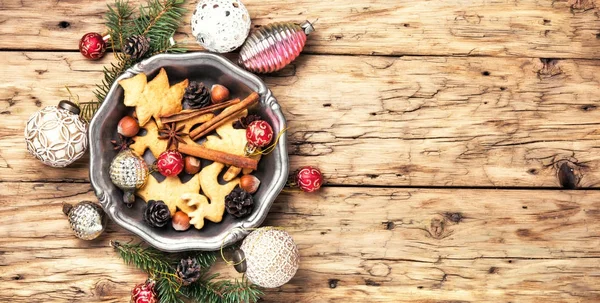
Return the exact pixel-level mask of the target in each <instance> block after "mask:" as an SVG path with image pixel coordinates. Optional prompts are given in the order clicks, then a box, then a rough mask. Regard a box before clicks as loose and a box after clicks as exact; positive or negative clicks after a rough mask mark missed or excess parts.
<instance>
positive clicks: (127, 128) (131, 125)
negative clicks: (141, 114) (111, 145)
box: [117, 116, 140, 137]
mask: <svg viewBox="0 0 600 303" xmlns="http://www.w3.org/2000/svg"><path fill="white" fill-rule="evenodd" d="M139 131H140V125H139V124H138V122H137V121H136V120H135V119H134V118H132V117H130V116H125V117H123V118H121V121H119V124H118V125H117V132H118V133H119V134H121V135H123V136H125V137H133V136H135V135H137V133H138V132H139Z"/></svg>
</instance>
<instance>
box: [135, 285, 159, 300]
mask: <svg viewBox="0 0 600 303" xmlns="http://www.w3.org/2000/svg"><path fill="white" fill-rule="evenodd" d="M155 284H156V283H155V282H154V281H153V280H150V279H148V281H146V282H144V283H140V284H138V285H136V286H135V287H134V288H133V289H132V290H131V303H156V302H158V300H157V299H156V297H157V296H156V292H155V290H154V285H155Z"/></svg>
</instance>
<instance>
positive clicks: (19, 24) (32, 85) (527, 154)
mask: <svg viewBox="0 0 600 303" xmlns="http://www.w3.org/2000/svg"><path fill="white" fill-rule="evenodd" d="M244 2H245V4H246V6H247V7H248V9H249V10H250V12H251V16H252V18H253V24H255V25H256V26H260V25H264V24H267V23H270V22H273V21H290V20H294V21H303V20H304V19H309V20H314V19H317V18H318V19H319V21H318V23H317V24H316V28H317V31H316V32H315V33H314V34H312V35H311V36H310V38H309V41H308V45H307V47H306V49H305V52H304V54H303V55H302V56H301V57H300V58H299V59H298V60H297V61H296V62H294V63H293V65H291V66H289V67H288V68H286V69H285V70H283V71H282V72H279V73H277V74H274V75H269V76H266V77H264V79H265V81H266V82H267V83H268V85H269V86H270V87H271V88H272V90H273V92H274V93H275V94H276V96H277V97H278V99H279V101H280V103H281V104H282V106H283V108H284V111H285V115H286V117H287V118H288V119H289V126H290V131H289V139H290V146H289V147H290V148H289V151H290V157H291V169H295V168H297V167H299V166H301V165H317V166H318V167H320V168H321V169H322V170H323V171H324V173H325V176H326V179H327V184H326V186H325V187H324V188H323V190H322V191H320V192H319V193H317V194H299V193H298V194H296V193H294V194H285V193H284V194H282V195H281V196H280V198H279V199H278V200H277V202H276V203H275V205H274V207H273V208H272V210H271V213H270V214H269V217H268V221H267V222H266V223H265V224H269V225H277V226H282V227H285V228H286V229H287V230H288V231H289V232H290V233H291V234H292V235H293V237H294V238H295V240H296V241H297V243H298V246H299V249H300V254H301V258H302V262H301V268H300V270H299V271H298V274H297V276H296V277H295V278H294V279H293V280H292V281H291V282H290V283H289V284H287V285H285V286H283V287H281V288H280V289H275V290H268V291H267V294H266V296H265V298H264V301H265V302H349V301H353V302H380V301H381V302H384V301H385V302H545V303H546V302H600V191H598V185H599V182H600V172H599V169H600V154H599V153H600V144H599V143H598V140H600V131H598V125H599V124H600V122H598V121H600V108H599V105H600V103H599V101H600V86H599V85H600V60H598V59H597V58H598V56H599V55H600V3H599V2H598V1H594V0H578V1H567V0H556V1H550V0H547V1H546V0H520V1H493V0H469V1H467V0H432V1H398V0H377V1H376V0H371V1H367V0H359V1H342V0H330V1H323V0H302V1H296V2H295V3H293V4H292V3H288V1H275V0H260V1H259V0H245V1H244ZM109 3H110V2H109ZM106 4H107V3H106V2H105V1H91V0H88V1H80V0H56V1H39V0H0V49H1V53H0V65H1V69H0V121H1V123H2V126H1V127H0V302H98V301H105V302H127V300H128V296H129V291H130V289H131V288H132V287H133V285H134V284H136V283H138V282H141V281H143V280H144V279H145V275H144V274H142V273H141V272H139V271H137V270H135V269H133V268H132V267H129V266H126V265H124V264H123V262H122V261H121V260H120V259H119V258H118V257H117V256H116V255H115V253H114V252H113V251H112V249H111V248H109V247H108V241H109V240H111V239H121V240H130V239H135V237H133V236H132V235H130V234H128V233H127V232H125V231H123V230H122V229H121V228H119V227H117V226H116V225H115V224H112V223H111V224H109V227H108V230H107V232H106V233H105V234H104V235H103V236H102V237H101V238H100V239H99V240H97V241H92V242H84V241H80V240H77V239H76V238H75V237H74V236H73V234H72V233H71V231H70V230H69V228H68V223H67V221H66V220H65V218H64V216H63V214H62V212H61V203H62V202H78V201H81V200H94V199H95V197H94V195H93V192H92V190H91V188H90V184H89V178H88V160H87V159H83V160H81V161H78V162H77V163H76V164H75V165H73V166H72V167H70V168H67V169H52V168H49V167H46V166H43V165H42V164H41V163H40V162H38V161H36V160H35V159H33V158H32V157H31V156H29V155H28V154H27V152H26V149H25V144H24V142H23V128H24V125H25V121H26V119H27V118H28V116H29V115H30V114H31V113H33V112H34V111H36V110H38V109H39V108H41V107H43V106H47V105H54V104H56V103H57V101H58V100H61V99H65V98H66V97H67V96H68V93H67V92H66V90H65V86H69V87H70V88H71V90H72V91H73V93H74V94H78V95H79V96H80V97H81V98H82V99H83V100H86V99H90V98H92V89H93V88H94V85H95V84H96V83H99V81H100V80H101V77H102V67H103V66H104V65H106V64H108V63H109V62H110V61H111V57H112V56H110V55H108V56H106V57H105V59H103V60H101V61H98V62H93V61H87V60H85V59H84V58H83V57H82V56H81V55H80V54H79V53H78V51H77V43H78V40H79V38H80V37H81V36H82V35H83V34H84V33H86V32H90V31H102V29H103V25H102V23H103V21H102V17H103V14H104V12H105V11H106ZM194 5H195V3H189V7H190V8H191V9H193V6H194ZM187 20H189V15H188V16H187V17H186V25H185V26H184V27H183V28H182V31H181V33H179V35H178V37H177V38H178V39H179V40H181V41H184V42H186V44H188V45H189V46H190V47H192V49H194V50H195V49H198V47H197V46H196V45H195V43H194V41H193V38H192V37H191V35H190V28H189V26H188V25H187ZM559 172H560V173H559ZM559 176H560V178H559ZM565 187H567V188H571V189H565ZM582 189H585V190H582ZM221 263H222V262H221ZM216 271H221V272H222V273H224V274H225V276H237V274H236V273H235V272H234V271H233V270H232V269H229V268H226V267H225V266H224V265H221V266H218V267H217V268H216Z"/></svg>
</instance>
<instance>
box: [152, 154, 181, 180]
mask: <svg viewBox="0 0 600 303" xmlns="http://www.w3.org/2000/svg"><path fill="white" fill-rule="evenodd" d="M183 167H184V162H183V156H182V155H181V153H179V152H178V151H174V150H168V151H166V152H163V153H162V154H160V156H158V160H157V161H156V168H157V169H158V172H159V173H161V174H162V175H163V176H165V177H171V176H177V175H179V173H181V171H183Z"/></svg>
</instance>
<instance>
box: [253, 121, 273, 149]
mask: <svg viewBox="0 0 600 303" xmlns="http://www.w3.org/2000/svg"><path fill="white" fill-rule="evenodd" d="M246 139H247V140H248V144H249V145H251V146H254V147H265V146H267V145H269V143H271V141H272V140H273V129H272V128H271V125H269V123H267V121H264V120H256V121H254V122H252V123H250V124H248V127H247V128H246Z"/></svg>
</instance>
